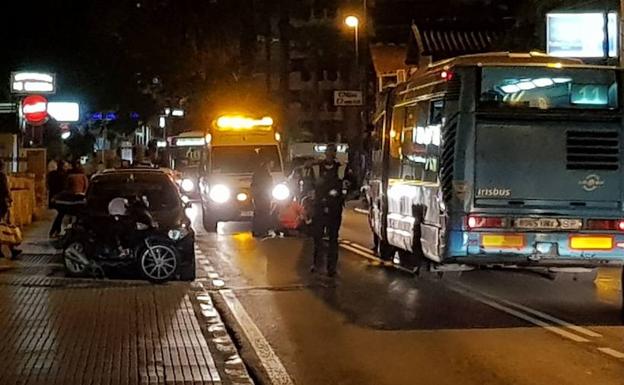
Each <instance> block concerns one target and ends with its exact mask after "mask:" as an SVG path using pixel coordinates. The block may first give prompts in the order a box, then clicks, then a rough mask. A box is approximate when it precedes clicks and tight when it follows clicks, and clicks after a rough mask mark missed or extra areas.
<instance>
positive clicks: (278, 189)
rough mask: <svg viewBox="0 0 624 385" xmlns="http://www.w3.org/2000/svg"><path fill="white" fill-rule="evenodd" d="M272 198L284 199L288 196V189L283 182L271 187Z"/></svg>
mask: <svg viewBox="0 0 624 385" xmlns="http://www.w3.org/2000/svg"><path fill="white" fill-rule="evenodd" d="M272 195H273V198H274V199H275V200H278V201H284V200H286V199H288V197H289V196H290V189H289V188H288V186H286V185H285V184H283V183H280V184H278V185H277V186H275V187H274V188H273V192H272Z"/></svg>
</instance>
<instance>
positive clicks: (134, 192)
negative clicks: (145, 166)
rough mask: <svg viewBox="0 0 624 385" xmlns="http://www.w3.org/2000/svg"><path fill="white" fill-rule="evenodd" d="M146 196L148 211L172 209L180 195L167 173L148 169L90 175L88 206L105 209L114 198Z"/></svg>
mask: <svg viewBox="0 0 624 385" xmlns="http://www.w3.org/2000/svg"><path fill="white" fill-rule="evenodd" d="M137 196H139V197H140V196H145V197H147V200H148V202H149V205H150V211H167V210H172V209H174V208H176V207H177V206H179V205H180V199H179V197H178V193H177V191H176V189H175V185H173V184H172V183H171V181H170V180H169V179H168V177H167V176H166V175H161V174H148V173H143V174H140V173H136V174H135V173H120V174H113V175H102V176H99V177H97V178H95V179H93V181H92V183H91V186H90V187H89V191H88V193H87V205H88V207H89V209H91V210H94V211H95V212H99V213H106V212H107V210H108V204H109V202H110V201H111V200H112V199H114V198H118V197H121V198H133V197H137Z"/></svg>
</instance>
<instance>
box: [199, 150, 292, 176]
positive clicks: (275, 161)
mask: <svg viewBox="0 0 624 385" xmlns="http://www.w3.org/2000/svg"><path fill="white" fill-rule="evenodd" d="M258 153H261V154H263V156H265V157H267V158H268V159H269V160H271V162H272V168H271V171H273V172H280V171H282V163H281V161H280V157H279V152H278V149H277V146H276V145H265V146H216V147H213V148H212V154H211V170H212V172H213V173H215V174H251V173H252V172H253V171H254V170H255V169H256V167H257V166H258V161H259V157H258Z"/></svg>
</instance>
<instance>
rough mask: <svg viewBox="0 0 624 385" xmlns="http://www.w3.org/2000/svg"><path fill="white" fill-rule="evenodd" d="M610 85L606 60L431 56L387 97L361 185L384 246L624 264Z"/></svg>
mask: <svg viewBox="0 0 624 385" xmlns="http://www.w3.org/2000/svg"><path fill="white" fill-rule="evenodd" d="M620 83H621V77H620V71H619V70H618V69H615V68H611V67H603V66H588V65H583V64H581V63H580V62H579V61H576V60H572V59H561V58H553V57H548V56H545V55H536V54H508V53H493V54H479V55H469V56H462V57H457V58H453V59H450V60H446V61H444V62H440V63H434V64H433V65H431V66H430V67H428V68H427V69H424V70H421V71H418V72H416V73H414V75H413V76H412V77H411V79H410V80H408V81H407V82H405V83H403V84H399V85H398V86H397V87H396V88H395V89H392V90H390V91H389V92H387V93H386V94H384V95H383V100H382V101H381V103H380V106H379V108H378V110H377V112H376V114H375V121H374V123H375V135H374V137H375V140H374V144H373V147H374V148H373V170H372V178H371V183H370V190H369V193H368V194H369V196H368V198H369V202H370V222H371V227H372V229H373V231H374V234H375V237H376V241H377V242H376V243H377V244H378V252H379V253H380V255H381V257H382V258H386V259H393V260H395V263H401V264H403V265H406V266H407V267H410V268H413V269H419V268H420V267H422V266H433V267H434V268H436V267H439V268H441V269H442V268H444V267H448V266H452V265H455V266H484V265H513V266H538V267H540V266H541V267H547V268H551V269H552V268H558V270H559V271H565V270H566V268H568V269H567V270H568V271H570V270H572V269H569V268H575V269H578V268H594V267H597V266H603V265H621V264H622V263H623V261H624V185H623V184H624V178H623V173H622V164H621V163H622V162H621V152H622V150H621V148H622V135H623V134H622V124H623V120H622V119H623V117H622V108H621V100H622V96H621V86H620ZM553 270H554V269H553Z"/></svg>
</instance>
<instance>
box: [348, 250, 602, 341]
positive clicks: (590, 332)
mask: <svg viewBox="0 0 624 385" xmlns="http://www.w3.org/2000/svg"><path fill="white" fill-rule="evenodd" d="M342 242H343V243H344V244H343V245H342V246H344V248H345V249H347V250H349V251H352V252H354V253H357V254H359V255H362V256H364V257H365V258H368V257H369V256H368V255H364V254H363V253H361V252H360V251H362V252H364V253H366V254H369V255H374V254H373V252H372V251H371V250H369V249H367V248H365V247H364V246H362V245H360V244H357V243H354V242H351V241H342ZM353 248H355V249H358V251H355V250H353ZM395 267H397V268H398V269H400V270H404V271H409V270H408V269H405V268H403V267H402V266H398V265H395ZM455 284H456V285H458V286H462V287H463V288H464V289H466V290H470V291H472V292H475V293H477V294H478V295H481V296H484V297H487V298H490V299H492V300H494V301H497V302H500V303H504V304H505V305H508V306H511V307H515V308H516V309H518V310H522V311H524V312H526V313H529V314H532V315H534V316H537V317H540V318H542V319H544V320H547V321H550V322H552V323H555V324H557V325H559V326H563V327H565V328H567V329H570V330H572V331H575V332H577V333H579V334H583V335H585V336H587V337H591V338H602V337H603V336H602V334H599V333H596V332H595V331H593V330H590V329H587V328H584V327H581V326H578V325H574V324H572V323H570V322H568V321H564V320H562V319H559V318H557V317H554V316H552V315H550V314H547V313H544V312H541V311H539V310H535V309H532V308H530V307H527V306H524V305H521V304H518V303H515V302H511V301H508V300H505V299H502V298H498V297H494V296H492V295H489V294H487V293H483V292H481V291H477V290H474V289H473V288H471V287H469V286H467V285H464V284H462V283H459V282H456V283H455Z"/></svg>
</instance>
